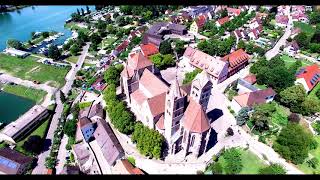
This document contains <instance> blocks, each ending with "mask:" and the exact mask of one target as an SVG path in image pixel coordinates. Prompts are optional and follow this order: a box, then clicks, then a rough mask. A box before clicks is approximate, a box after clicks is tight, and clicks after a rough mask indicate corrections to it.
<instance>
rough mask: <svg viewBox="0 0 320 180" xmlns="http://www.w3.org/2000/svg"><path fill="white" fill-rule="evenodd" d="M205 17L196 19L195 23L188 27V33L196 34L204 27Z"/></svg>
mask: <svg viewBox="0 0 320 180" xmlns="http://www.w3.org/2000/svg"><path fill="white" fill-rule="evenodd" d="M207 18H208V17H207V16H206V15H201V16H199V17H198V18H196V20H195V21H193V23H192V24H191V25H190V31H191V32H194V33H198V32H199V30H200V29H201V28H203V26H204V25H205V23H206V21H207Z"/></svg>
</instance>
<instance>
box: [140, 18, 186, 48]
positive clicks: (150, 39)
mask: <svg viewBox="0 0 320 180" xmlns="http://www.w3.org/2000/svg"><path fill="white" fill-rule="evenodd" d="M167 34H178V35H185V34H187V29H186V27H185V26H183V25H180V24H174V23H168V22H158V23H156V24H154V25H153V26H152V27H150V28H149V29H148V31H146V32H145V34H144V35H143V39H142V44H148V43H152V44H154V45H156V46H157V47H159V46H160V43H161V42H162V41H163V37H164V36H165V35H167Z"/></svg>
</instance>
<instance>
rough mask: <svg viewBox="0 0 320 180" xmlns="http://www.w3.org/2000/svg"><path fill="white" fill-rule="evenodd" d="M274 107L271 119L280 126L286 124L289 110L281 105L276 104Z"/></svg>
mask: <svg viewBox="0 0 320 180" xmlns="http://www.w3.org/2000/svg"><path fill="white" fill-rule="evenodd" d="M275 107H276V111H275V112H274V113H273V114H272V117H271V121H272V122H273V123H275V124H277V125H280V126H285V125H287V123H288V116H289V114H290V112H289V111H287V110H286V109H285V107H284V106H282V105H279V104H276V105H275Z"/></svg>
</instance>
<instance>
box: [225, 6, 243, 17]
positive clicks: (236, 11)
mask: <svg viewBox="0 0 320 180" xmlns="http://www.w3.org/2000/svg"><path fill="white" fill-rule="evenodd" d="M227 11H228V13H231V12H232V13H234V14H236V15H237V16H239V15H240V13H241V10H240V9H236V8H230V7H228V8H227Z"/></svg>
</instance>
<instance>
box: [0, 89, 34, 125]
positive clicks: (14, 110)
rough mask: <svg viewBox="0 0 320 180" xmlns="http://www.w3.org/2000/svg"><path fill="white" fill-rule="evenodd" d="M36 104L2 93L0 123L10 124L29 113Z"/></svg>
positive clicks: (0, 97) (0, 98) (0, 94)
mask: <svg viewBox="0 0 320 180" xmlns="http://www.w3.org/2000/svg"><path fill="white" fill-rule="evenodd" d="M35 104H36V103H35V102H34V101H31V100H29V99H26V98H22V97H19V96H16V95H13V94H9V93H6V92H3V91H1V92H0V122H1V123H5V124H9V123H10V122H12V121H14V120H16V119H18V118H19V117H20V116H21V115H22V114H24V113H25V112H27V111H28V110H29V109H30V108H31V107H32V106H34V105H35Z"/></svg>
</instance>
